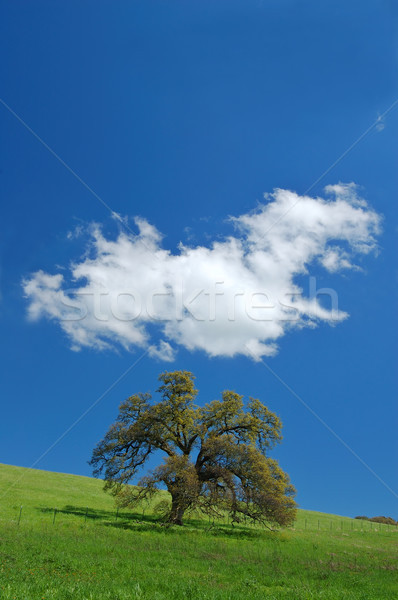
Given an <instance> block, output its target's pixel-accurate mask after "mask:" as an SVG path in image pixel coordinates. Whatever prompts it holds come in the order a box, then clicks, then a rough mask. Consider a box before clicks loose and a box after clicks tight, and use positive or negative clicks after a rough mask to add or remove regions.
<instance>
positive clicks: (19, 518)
mask: <svg viewBox="0 0 398 600" xmlns="http://www.w3.org/2000/svg"><path fill="white" fill-rule="evenodd" d="M21 515H22V504H21V507H20V509H19V516H18V525H19V524H20V522H21Z"/></svg>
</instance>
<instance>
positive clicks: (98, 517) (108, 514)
mask: <svg viewBox="0 0 398 600" xmlns="http://www.w3.org/2000/svg"><path fill="white" fill-rule="evenodd" d="M37 510H38V511H40V512H42V513H47V514H49V515H51V514H53V515H54V512H55V510H56V515H62V514H63V515H73V516H75V517H79V518H80V519H81V522H82V523H86V522H87V523H88V522H90V521H91V522H92V521H96V522H99V523H101V525H104V526H105V527H114V528H116V529H129V530H132V531H153V532H159V531H160V530H162V531H164V532H173V533H176V532H178V533H179V532H181V533H184V532H197V533H199V532H204V533H208V534H209V535H212V536H216V537H219V536H220V537H223V536H228V537H235V538H258V537H263V536H264V535H265V536H267V537H268V535H269V534H270V531H268V530H265V529H262V528H258V529H254V528H251V527H247V526H245V525H243V524H239V525H232V524H229V523H221V522H207V520H205V518H203V519H200V518H198V517H189V516H187V517H186V519H185V521H184V525H183V526H182V527H181V526H178V525H170V524H169V523H167V522H165V520H164V519H163V518H161V517H159V516H156V515H145V513H142V512H141V513H140V512H128V513H127V512H124V511H116V510H114V511H110V510H98V509H93V508H90V507H86V506H72V505H69V504H68V505H66V506H64V507H63V508H57V509H55V508H48V507H38V508H37Z"/></svg>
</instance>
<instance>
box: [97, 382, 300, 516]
mask: <svg viewBox="0 0 398 600" xmlns="http://www.w3.org/2000/svg"><path fill="white" fill-rule="evenodd" d="M159 380H160V381H161V385H160V387H159V389H158V390H157V391H158V392H159V393H160V401H158V402H157V403H152V401H151V397H150V396H149V395H148V394H136V395H134V396H131V397H130V398H128V399H127V400H126V401H125V402H123V403H122V404H121V406H120V410H119V416H118V418H117V420H116V422H115V423H114V424H113V425H112V426H111V427H110V429H109V431H108V432H107V434H106V435H105V437H104V439H103V440H102V441H101V442H100V443H99V444H98V445H97V447H96V448H95V449H94V452H93V456H92V460H91V464H92V465H93V467H94V474H95V475H96V476H101V475H102V476H103V477H104V479H105V487H106V489H109V490H110V491H111V492H112V493H113V494H114V495H115V496H116V498H117V502H118V505H119V506H121V507H126V506H135V505H137V503H140V502H142V500H143V499H144V498H147V499H151V498H153V496H154V494H155V493H156V490H157V489H159V487H161V486H162V485H163V486H166V488H167V490H168V491H169V493H170V495H171V507H170V510H169V514H168V518H169V521H170V522H172V523H176V524H182V519H183V516H184V514H185V513H186V512H187V511H192V510H201V511H203V512H205V513H207V514H209V515H212V516H217V515H220V514H223V513H225V512H228V513H229V514H230V516H231V518H232V520H233V521H235V522H239V521H240V520H241V519H242V517H243V518H246V519H247V518H249V519H251V520H253V521H259V522H263V523H266V522H268V523H277V524H279V525H288V524H290V523H292V522H293V521H294V518H295V514H296V504H295V502H294V495H295V490H294V487H293V486H292V485H291V483H290V481H289V477H288V475H287V474H286V473H284V471H282V469H281V468H280V467H279V465H278V463H277V462H276V461H275V460H273V459H271V458H269V457H268V455H267V453H268V450H269V449H270V448H272V447H273V446H274V445H275V444H276V443H278V442H279V441H280V440H281V439H282V437H281V428H282V424H281V421H280V419H279V418H278V417H277V416H276V415H275V414H274V413H272V412H271V411H270V410H269V409H268V408H267V407H266V406H264V404H262V403H261V402H260V401H259V400H257V399H254V398H250V399H249V401H248V402H247V405H246V406H245V404H244V401H243V396H240V395H239V394H237V393H236V392H233V391H224V392H223V393H222V396H221V400H213V401H212V402H210V403H208V404H206V405H205V406H203V407H201V406H197V405H196V404H195V403H194V402H195V399H196V396H197V393H198V392H197V390H196V388H195V386H194V377H193V375H192V373H190V372H188V371H174V372H166V373H163V374H161V375H160V377H159ZM156 450H161V451H163V453H164V455H165V458H164V461H163V463H162V464H161V465H159V466H158V467H157V468H156V469H154V470H153V471H152V472H151V473H149V474H148V475H146V476H145V477H143V478H142V479H141V480H140V481H139V486H140V489H138V490H134V489H132V488H131V487H129V486H127V485H126V484H128V483H129V482H130V481H131V480H132V479H133V477H134V476H135V475H136V473H137V471H138V469H139V468H141V467H142V466H143V465H144V464H145V462H146V461H147V459H148V458H149V456H150V455H151V454H152V453H153V452H154V451H156Z"/></svg>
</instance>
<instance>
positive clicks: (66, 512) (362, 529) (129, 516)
mask: <svg viewBox="0 0 398 600" xmlns="http://www.w3.org/2000/svg"><path fill="white" fill-rule="evenodd" d="M40 514H41V517H42V518H41V519H40V518H39V520H40V521H41V522H45V523H47V524H52V525H53V526H56V525H57V524H59V523H60V522H63V523H64V524H66V523H67V522H71V518H73V519H74V521H75V522H78V523H80V524H84V525H86V524H88V523H90V522H96V523H98V524H100V523H106V524H108V525H109V524H110V523H111V524H114V525H117V526H122V525H123V524H125V525H128V524H129V523H130V524H131V525H132V524H134V523H144V522H145V523H146V524H150V523H152V524H156V523H160V522H161V519H160V517H159V515H157V514H156V513H154V512H153V511H152V510H151V507H149V506H141V507H138V509H135V511H134V512H133V511H126V510H123V511H121V510H120V509H119V508H116V509H114V510H113V511H112V510H109V509H108V510H106V509H103V510H101V509H92V508H90V507H88V506H86V507H78V506H71V505H67V506H64V507H63V508H58V507H39V508H34V507H32V506H27V507H24V506H23V505H20V506H19V507H15V506H14V507H13V509H12V512H11V514H10V512H8V515H9V517H10V518H7V516H8V515H7V516H5V515H4V514H3V516H2V518H1V520H2V521H7V522H13V523H15V524H16V525H17V526H21V525H23V524H24V523H32V522H34V521H37V520H38V517H40ZM185 522H186V523H187V524H191V525H192V524H195V523H196V524H198V523H201V524H203V525H206V526H207V527H217V526H218V527H231V528H232V527H245V528H250V529H259V528H261V525H259V524H256V523H253V521H251V520H250V519H248V518H246V517H245V516H241V517H240V519H239V522H237V521H233V520H232V519H231V517H230V516H229V515H228V514H225V515H223V516H222V517H219V518H213V517H206V516H203V514H199V513H196V514H195V513H189V514H187V515H186V519H185ZM278 529H285V530H286V529H287V530H291V531H308V532H317V531H318V532H330V533H344V534H347V535H348V534H350V533H354V532H356V533H398V526H397V525H393V524H388V523H380V522H376V521H370V520H365V519H350V518H348V517H343V518H341V519H339V518H338V517H335V518H333V519H331V518H330V517H329V518H328V516H326V515H321V516H320V517H319V518H317V517H316V515H311V516H310V517H303V516H302V515H300V513H299V516H298V518H297V520H296V521H295V522H294V524H293V525H291V526H289V527H286V528H283V527H282V528H278Z"/></svg>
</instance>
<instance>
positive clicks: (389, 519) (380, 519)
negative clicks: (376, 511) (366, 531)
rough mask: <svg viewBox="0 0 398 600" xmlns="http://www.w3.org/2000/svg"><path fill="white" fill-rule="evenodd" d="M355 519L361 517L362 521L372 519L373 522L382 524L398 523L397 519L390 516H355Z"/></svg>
mask: <svg viewBox="0 0 398 600" xmlns="http://www.w3.org/2000/svg"><path fill="white" fill-rule="evenodd" d="M355 518H356V519H361V520H362V521H372V522H373V523H384V525H395V526H397V525H398V521H396V520H395V519H393V518H392V517H365V516H360V517H355Z"/></svg>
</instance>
